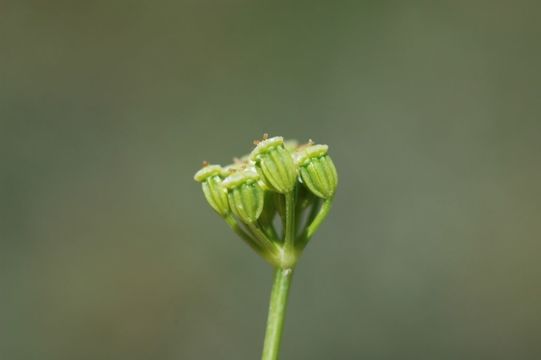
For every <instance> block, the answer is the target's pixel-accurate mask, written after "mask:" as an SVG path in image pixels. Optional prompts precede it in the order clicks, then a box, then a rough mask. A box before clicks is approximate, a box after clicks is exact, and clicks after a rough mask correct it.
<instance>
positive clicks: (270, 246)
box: [246, 224, 278, 256]
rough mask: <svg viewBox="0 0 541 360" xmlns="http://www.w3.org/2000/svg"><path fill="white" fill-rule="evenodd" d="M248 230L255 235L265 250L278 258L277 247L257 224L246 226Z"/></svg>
mask: <svg viewBox="0 0 541 360" xmlns="http://www.w3.org/2000/svg"><path fill="white" fill-rule="evenodd" d="M246 226H247V227H248V229H250V231H251V232H252V233H253V234H254V236H255V237H256V239H257V240H258V242H259V244H258V245H260V246H261V247H262V248H263V250H264V251H265V252H266V253H267V254H269V255H272V256H276V254H277V252H278V248H277V246H276V245H275V244H274V243H273V242H272V241H271V240H270V239H269V238H268V237H267V234H265V232H263V230H261V228H260V227H259V226H257V225H256V224H246Z"/></svg>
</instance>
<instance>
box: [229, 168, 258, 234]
mask: <svg viewBox="0 0 541 360" xmlns="http://www.w3.org/2000/svg"><path fill="white" fill-rule="evenodd" d="M258 180H259V175H258V174H257V172H255V171H254V170H252V169H246V170H243V171H239V172H237V173H235V174H233V175H231V176H229V177H227V178H226V179H225V180H224V182H223V185H224V186H225V187H226V188H227V197H228V200H229V205H230V207H231V212H232V213H233V214H235V216H237V217H238V218H239V219H240V220H242V221H243V222H245V223H247V224H251V223H254V222H256V221H257V219H258V218H259V216H260V215H261V212H262V211H263V203H264V196H265V194H264V191H263V189H262V188H261V186H260V185H259V184H258Z"/></svg>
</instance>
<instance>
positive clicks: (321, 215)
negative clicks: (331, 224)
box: [296, 198, 333, 251]
mask: <svg viewBox="0 0 541 360" xmlns="http://www.w3.org/2000/svg"><path fill="white" fill-rule="evenodd" d="M332 201H333V198H330V199H326V200H324V201H323V204H321V208H320V209H319V212H318V213H317V215H316V217H315V218H314V220H313V221H312V222H311V223H310V225H308V227H307V228H306V230H305V231H304V233H303V235H302V236H301V237H300V238H299V241H298V244H296V245H297V249H298V250H299V251H302V249H304V247H305V246H306V244H307V243H308V241H310V239H311V238H312V236H314V233H315V232H316V231H317V229H318V228H319V226H320V225H321V224H322V223H323V220H325V218H326V217H327V215H329V211H330V210H331V205H332Z"/></svg>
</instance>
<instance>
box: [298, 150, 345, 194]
mask: <svg viewBox="0 0 541 360" xmlns="http://www.w3.org/2000/svg"><path fill="white" fill-rule="evenodd" d="M328 149H329V147H328V146H327V145H310V146H307V147H304V148H302V149H299V151H297V152H296V153H295V163H296V164H297V166H298V167H299V173H300V176H301V180H302V182H303V183H304V184H305V185H306V187H307V188H308V189H310V191H311V192H312V193H314V194H315V195H316V196H318V197H320V198H322V199H330V198H332V197H333V195H334V192H335V191H336V186H337V185H338V175H337V174H336V168H335V167H334V163H333V162H332V160H331V157H330V156H329V155H327V151H328Z"/></svg>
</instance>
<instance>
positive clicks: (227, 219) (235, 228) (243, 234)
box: [224, 215, 263, 255]
mask: <svg viewBox="0 0 541 360" xmlns="http://www.w3.org/2000/svg"><path fill="white" fill-rule="evenodd" d="M224 220H225V222H226V223H227V224H228V225H229V226H230V227H231V229H232V230H233V231H234V232H235V233H236V234H237V235H239V236H240V237H241V238H242V240H244V241H245V242H246V243H247V244H248V245H249V246H250V247H251V248H252V249H254V250H255V251H256V252H257V253H258V254H260V255H262V254H263V249H262V248H261V246H259V245H258V244H257V242H256V240H255V239H254V238H253V237H252V236H251V235H250V234H248V233H247V232H245V231H244V230H243V229H242V228H241V227H240V226H239V224H238V223H237V221H236V220H235V218H234V217H233V216H231V215H226V216H225V217H224Z"/></svg>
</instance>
